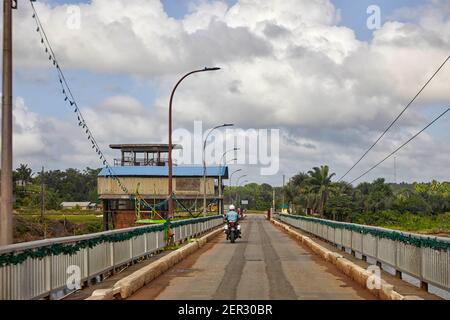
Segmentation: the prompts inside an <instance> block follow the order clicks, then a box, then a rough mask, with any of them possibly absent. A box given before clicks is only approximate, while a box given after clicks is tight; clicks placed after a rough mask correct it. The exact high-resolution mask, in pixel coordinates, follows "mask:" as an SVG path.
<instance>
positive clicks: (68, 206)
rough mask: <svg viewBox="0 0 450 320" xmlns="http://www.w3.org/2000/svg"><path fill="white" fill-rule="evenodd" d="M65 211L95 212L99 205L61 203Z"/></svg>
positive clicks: (85, 202) (93, 203)
mask: <svg viewBox="0 0 450 320" xmlns="http://www.w3.org/2000/svg"><path fill="white" fill-rule="evenodd" d="M61 207H62V208H63V209H80V210H95V209H96V208H97V204H96V203H95V202H89V201H80V202H68V201H66V202H61Z"/></svg>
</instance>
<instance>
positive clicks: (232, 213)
mask: <svg viewBox="0 0 450 320" xmlns="http://www.w3.org/2000/svg"><path fill="white" fill-rule="evenodd" d="M227 220H228V221H232V222H236V221H237V220H238V214H237V212H236V211H234V210H230V211H228V212H227Z"/></svg>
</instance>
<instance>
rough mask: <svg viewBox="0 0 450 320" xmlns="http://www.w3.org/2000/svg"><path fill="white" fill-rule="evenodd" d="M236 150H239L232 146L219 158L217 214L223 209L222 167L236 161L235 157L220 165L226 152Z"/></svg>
mask: <svg viewBox="0 0 450 320" xmlns="http://www.w3.org/2000/svg"><path fill="white" fill-rule="evenodd" d="M237 150H239V148H233V149H230V150H227V151H225V152H224V153H223V154H222V158H220V167H219V214H222V211H223V200H221V198H222V175H221V172H222V167H224V166H226V165H227V163H228V162H231V161H237V158H234V159H233V160H230V161H227V162H225V163H224V165H223V166H222V163H223V162H224V160H225V156H226V154H227V153H228V152H231V151H237Z"/></svg>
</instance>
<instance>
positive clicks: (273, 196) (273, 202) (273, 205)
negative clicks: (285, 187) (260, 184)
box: [272, 187, 276, 212]
mask: <svg viewBox="0 0 450 320" xmlns="http://www.w3.org/2000/svg"><path fill="white" fill-rule="evenodd" d="M272 211H273V212H275V211H276V210H275V188H274V187H272Z"/></svg>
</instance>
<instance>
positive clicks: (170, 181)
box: [168, 68, 220, 219]
mask: <svg viewBox="0 0 450 320" xmlns="http://www.w3.org/2000/svg"><path fill="white" fill-rule="evenodd" d="M216 70H220V68H204V69H199V70H194V71H191V72H189V73H186V74H185V75H184V76H183V77H182V78H181V79H180V80H178V82H177V84H176V85H175V87H174V88H173V90H172V93H171V94H170V101H169V150H168V151H169V152H168V153H169V154H168V158H169V159H168V166H169V177H168V178H169V181H168V193H169V199H168V211H169V212H168V218H169V219H172V217H173V198H172V193H173V187H172V102H173V96H174V94H175V91H176V90H177V88H178V86H179V85H180V83H181V81H183V80H184V79H185V78H187V77H188V76H190V75H191V74H194V73H197V72H205V71H216Z"/></svg>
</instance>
